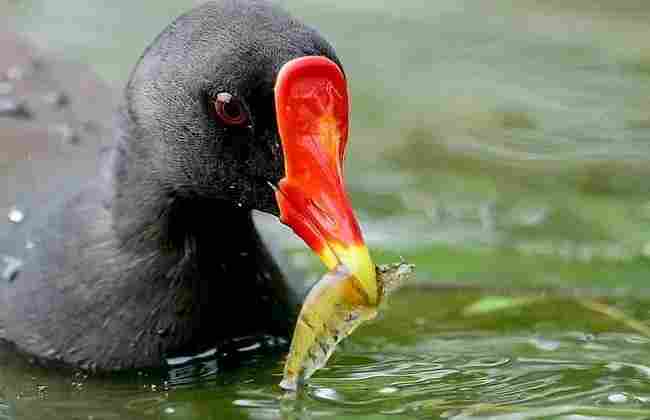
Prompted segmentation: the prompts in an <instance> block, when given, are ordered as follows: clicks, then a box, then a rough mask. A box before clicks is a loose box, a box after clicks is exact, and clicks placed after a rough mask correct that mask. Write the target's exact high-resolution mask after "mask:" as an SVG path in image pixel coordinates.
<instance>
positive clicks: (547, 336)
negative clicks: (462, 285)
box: [0, 288, 650, 420]
mask: <svg viewBox="0 0 650 420" xmlns="http://www.w3.org/2000/svg"><path fill="white" fill-rule="evenodd" d="M593 302H596V303H597V304H600V305H608V306H606V307H608V308H610V309H611V310H613V311H623V312H625V313H626V314H631V315H635V316H638V317H640V318H641V320H642V321H644V322H645V324H644V325H645V326H646V327H645V328H646V329H650V324H649V323H648V320H650V312H648V307H650V305H649V303H650V301H649V300H640V299H632V298H626V299H611V298H609V299H605V298H592V297H587V296H576V297H566V296H555V295H549V294H548V293H547V294H546V295H542V294H539V293H534V294H526V295H521V294H518V295H508V294H504V293H503V292H502V291H498V290H478V289H476V290H468V289H455V288H452V289H445V288H439V289H429V290H425V289H406V290H403V291H401V292H399V293H398V294H396V295H395V296H394V298H393V300H392V303H391V304H390V306H389V308H387V309H386V311H385V312H384V315H383V317H382V318H383V319H381V320H379V321H377V322H373V323H372V324H369V325H367V326H364V327H362V328H361V329H360V330H359V332H358V333H357V334H355V335H354V336H353V337H352V338H351V339H349V340H348V341H346V342H345V343H344V345H343V346H342V348H340V350H339V351H337V352H336V353H335V355H334V357H333V359H332V360H331V362H330V364H329V365H328V367H327V368H325V369H323V370H322V371H320V372H318V373H316V375H315V376H314V377H313V379H312V380H311V381H310V382H309V384H308V385H307V387H306V388H305V389H304V390H303V391H302V392H301V393H299V394H297V395H296V394H285V393H284V392H283V391H282V390H281V389H280V388H279V386H278V382H279V381H280V379H281V373H282V365H281V364H282V350H278V349H277V348H274V347H272V346H270V345H269V343H268V342H264V341H261V342H255V341H252V340H245V341H242V342H241V343H240V346H238V348H237V349H235V348H231V349H228V350H222V352H221V354H219V353H217V354H215V355H206V356H205V358H204V359H203V360H201V361H199V362H195V363H185V364H180V365H177V366H176V367H175V368H174V369H173V370H172V371H171V373H165V372H139V373H135V372H134V373H130V374H124V375H117V376H116V375H112V376H110V377H92V376H91V377H87V376H86V375H82V374H80V373H76V374H73V373H71V372H65V371H64V372H53V371H52V370H50V369H41V368H37V367H28V365H27V364H21V363H17V362H16V360H15V359H5V360H4V363H3V366H2V368H1V369H2V375H1V378H2V379H1V380H0V389H1V390H3V391H2V392H3V398H4V400H5V405H4V406H3V405H0V418H3V417H2V416H3V415H4V416H5V417H6V418H8V419H14V418H18V419H43V418H57V419H90V418H92V419H94V420H99V419H197V420H198V419H201V420H209V419H214V420H217V419H224V418H229V419H275V418H282V419H315V418H337V419H346V418H349V419H356V418H359V417H360V416H362V415H363V416H367V417H364V418H370V419H421V418H437V417H439V416H440V417H445V418H474V417H476V418H479V417H489V416H503V417H504V418H539V417H543V416H549V417H554V418H557V417H559V418H575V417H571V416H572V415H580V416H583V417H581V418H647V417H648V416H650V363H649V361H650V359H649V358H648V354H650V336H647V335H644V334H643V333H641V332H640V331H637V330H635V329H634V328H631V327H630V324H629V321H630V319H631V318H630V319H617V318H615V317H614V318H612V317H611V316H608V315H603V313H601V312H598V311H594V310H593V309H589V307H590V305H591V304H592V303H593ZM223 353H228V355H227V356H224V355H223ZM233 355H234V356H233ZM4 407H6V408H4ZM3 410H4V411H3ZM14 413H17V415H16V414H14ZM512 416H515V417H512Z"/></svg>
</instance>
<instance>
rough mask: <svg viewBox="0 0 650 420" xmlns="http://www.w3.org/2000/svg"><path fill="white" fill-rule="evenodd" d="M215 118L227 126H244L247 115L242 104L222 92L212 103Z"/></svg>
mask: <svg viewBox="0 0 650 420" xmlns="http://www.w3.org/2000/svg"><path fill="white" fill-rule="evenodd" d="M214 109H215V111H216V112H217V116H218V117H219V118H220V119H221V121H223V122H224V124H228V125H244V124H245V123H246V122H247V121H248V114H247V113H246V110H245V109H244V106H243V105H242V103H241V102H240V101H239V100H238V99H237V98H235V97H233V96H232V95H231V94H230V93H227V92H222V93H220V94H218V95H217V99H216V100H215V101H214Z"/></svg>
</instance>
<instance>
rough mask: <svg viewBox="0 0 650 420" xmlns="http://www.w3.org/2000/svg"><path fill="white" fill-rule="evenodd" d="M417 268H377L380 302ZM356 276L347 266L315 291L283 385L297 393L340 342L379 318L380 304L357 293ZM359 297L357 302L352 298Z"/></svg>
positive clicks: (296, 336)
mask: <svg viewBox="0 0 650 420" xmlns="http://www.w3.org/2000/svg"><path fill="white" fill-rule="evenodd" d="M414 268H415V266H413V265H411V264H406V263H403V262H402V263H396V264H389V265H381V266H378V267H377V271H376V275H377V284H378V286H379V296H380V302H385V301H386V298H387V297H388V296H389V295H390V294H391V293H392V292H393V291H395V290H396V289H398V288H399V287H400V286H401V285H403V284H404V282H405V281H407V279H409V278H410V277H411V274H412V273H413V269H414ZM353 277H354V274H352V273H351V272H350V270H349V269H348V268H347V267H345V266H344V265H339V266H337V267H336V268H335V269H334V270H332V271H330V272H329V273H327V274H325V275H324V276H323V278H322V279H321V280H320V281H319V282H318V283H316V285H315V286H314V287H313V288H312V289H311V291H310V292H309V294H308V295H307V298H306V299H305V302H304V303H303V306H302V310H301V311H300V315H299V316H298V322H297V323H296V329H295V331H294V336H293V340H292V342H291V348H290V350H289V355H288V357H287V360H286V363H285V365H284V376H283V378H282V382H280V386H281V387H282V388H283V389H285V390H288V391H296V390H297V389H298V386H299V385H300V384H302V383H304V381H305V380H307V379H308V378H309V377H310V376H311V375H312V374H313V373H314V372H316V371H317V370H318V369H320V368H321V367H323V366H324V365H325V364H326V363H327V360H328V359H329V358H330V356H331V355H332V353H333V352H334V350H335V349H336V346H337V345H338V343H339V342H340V341H341V340H343V339H344V338H345V337H347V336H349V335H350V334H352V332H353V331H354V330H355V329H356V328H357V327H358V326H359V325H361V324H362V323H364V322H365V321H368V320H371V319H373V318H375V316H377V313H378V309H379V307H378V305H374V304H368V303H367V302H365V301H364V299H363V296H362V295H361V294H359V293H358V292H357V291H355V284H356V283H357V282H356V281H355V279H354V278H353ZM350 296H356V297H357V299H350Z"/></svg>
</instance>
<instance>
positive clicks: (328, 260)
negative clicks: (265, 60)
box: [275, 56, 377, 303]
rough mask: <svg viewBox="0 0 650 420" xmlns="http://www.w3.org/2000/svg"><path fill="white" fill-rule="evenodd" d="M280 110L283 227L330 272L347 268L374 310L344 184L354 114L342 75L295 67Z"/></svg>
mask: <svg viewBox="0 0 650 420" xmlns="http://www.w3.org/2000/svg"><path fill="white" fill-rule="evenodd" d="M275 107H276V115H277V121H278V130H279V133H280V138H281V141H282V148H283V150H284V167H285V173H286V176H285V177H284V178H283V179H282V180H281V181H280V184H279V188H278V189H277V190H276V199H277V201H278V206H279V207H280V215H281V221H282V222H283V223H285V224H286V225H288V226H290V227H291V228H292V229H293V231H294V232H295V233H296V234H297V235H298V236H300V237H301V238H302V239H303V240H304V241H305V242H306V243H307V245H309V246H310V247H311V249H312V250H313V251H314V252H315V253H316V254H318V255H319V256H320V258H321V259H322V260H323V262H324V263H325V265H326V266H327V267H328V268H329V269H333V268H334V267H336V266H337V265H339V264H344V265H346V266H347V267H348V269H349V270H350V271H351V273H352V274H354V276H355V277H356V278H357V279H358V281H359V282H360V285H359V286H361V289H362V290H363V291H364V292H365V293H366V294H367V297H368V301H369V303H376V302H377V285H376V278H375V266H374V264H373V263H372V260H371V258H370V254H369V252H368V248H367V247H366V245H365V243H364V240H363V235H362V233H361V229H360V228H359V223H358V222H357V219H356V217H355V215H354V212H353V211H352V206H351V204H350V199H349V198H348V194H347V192H346V190H345V182H344V178H343V159H344V156H345V147H346V143H347V139H348V126H349V109H350V105H349V99H348V89H347V83H346V80H345V76H344V75H343V72H342V71H341V69H340V68H339V67H338V66H337V65H336V64H335V63H334V62H332V61H331V60H329V59H327V58H325V57H316V56H309V57H301V58H297V59H294V60H291V61H289V62H288V63H286V64H285V65H284V66H283V67H282V69H281V70H280V73H279V74H278V79H277V82H276V85H275Z"/></svg>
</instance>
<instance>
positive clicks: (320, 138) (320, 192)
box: [0, 0, 375, 370]
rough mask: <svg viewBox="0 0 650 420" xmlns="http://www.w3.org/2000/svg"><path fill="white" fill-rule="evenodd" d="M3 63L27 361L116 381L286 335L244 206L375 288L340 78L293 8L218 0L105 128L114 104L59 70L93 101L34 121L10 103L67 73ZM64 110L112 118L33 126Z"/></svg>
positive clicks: (35, 113)
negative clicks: (348, 168) (242, 342)
mask: <svg viewBox="0 0 650 420" xmlns="http://www.w3.org/2000/svg"><path fill="white" fill-rule="evenodd" d="M5 38H6V35H5ZM0 41H2V39H1V37H0ZM2 45H4V46H2ZM10 47H11V46H10V43H8V42H6V39H5V43H4V44H0V48H4V49H5V51H6V50H7V48H10ZM16 54H18V53H16ZM8 56H9V57H12V55H11V54H9V55H8ZM1 60H5V61H1ZM7 60H8V59H7V58H6V56H5V58H4V59H0V65H2V64H3V63H4V65H5V73H6V74H5V79H6V80H5V81H4V82H2V83H4V84H3V85H0V87H1V86H4V88H5V90H6V92H4V93H2V92H0V95H4V96H0V101H4V102H0V136H1V137H2V138H3V140H2V143H1V144H0V151H3V149H4V152H6V153H4V154H5V157H3V158H0V164H1V165H2V166H0V171H2V172H0V176H1V177H2V178H4V179H5V180H7V181H8V182H7V185H8V186H7V189H6V193H5V194H4V197H1V199H2V201H1V202H0V208H5V209H6V210H7V212H8V213H9V217H8V219H9V220H5V221H3V222H0V263H4V265H3V266H2V267H3V269H2V270H1V271H2V272H1V273H0V274H2V276H0V340H2V341H4V342H6V343H8V344H9V345H11V347H13V348H15V349H17V350H18V351H19V352H21V353H26V354H29V355H31V356H34V357H35V358H36V359H37V360H39V361H43V362H51V363H60V364H64V365H70V366H78V367H82V368H88V369H100V370H116V369H126V368H136V367H137V368H140V367H153V366H158V365H160V364H162V363H163V362H164V360H165V357H166V356H169V355H173V354H178V353H187V352H200V351H203V350H205V349H208V348H211V347H213V346H215V345H218V344H219V343H220V342H223V341H224V340H228V339H231V338H235V337H239V336H246V335H255V334H273V335H282V336H288V335H290V333H291V331H292V327H293V322H294V320H295V318H294V316H295V312H296V305H297V303H299V302H297V300H296V298H295V296H293V294H292V292H291V291H290V289H289V288H288V287H287V283H286V282H285V279H284V278H283V275H282V273H281V271H280V270H279V269H278V266H277V265H276V263H275V262H274V261H273V259H272V257H271V255H270V253H269V252H268V251H267V249H266V248H265V245H264V244H263V243H262V241H261V239H260V237H259V235H258V232H257V231H256V228H255V225H254V224H253V221H252V216H251V211H252V210H254V209H256V210H260V211H263V212H267V213H270V214H273V215H276V216H280V217H281V220H282V221H283V222H285V223H286V224H288V225H289V226H291V227H292V228H293V229H294V231H295V232H296V233H297V234H298V235H299V236H301V237H302V238H303V239H304V240H305V241H306V242H307V243H308V244H309V245H310V246H311V247H312V249H313V250H314V251H315V252H316V253H317V254H319V255H320V256H321V258H322V259H323V261H324V262H325V263H326V265H327V266H328V267H330V268H331V267H333V266H335V265H336V264H338V263H340V262H344V263H346V264H347V265H348V266H349V267H351V268H352V270H353V272H355V273H356V274H357V276H358V278H359V279H361V281H362V282H365V283H366V284H372V283H373V282H372V280H374V268H373V267H374V266H373V265H372V263H371V261H370V257H369V254H368V251H367V248H366V247H365V245H364V243H363V238H362V235H361V232H360V230H359V226H358V223H357V221H356V219H355V217H354V214H353V212H352V210H351V206H350V203H349V200H348V197H347V194H346V192H345V188H344V181H343V174H342V160H343V157H344V150H345V144H346V141H347V131H348V111H349V104H348V94H347V86H346V82H345V77H344V75H343V71H342V68H341V64H340V62H339V60H338V59H337V57H336V54H335V52H334V50H333V48H332V47H331V46H330V45H329V44H328V43H327V42H326V41H325V40H324V39H323V38H322V37H321V36H320V35H319V34H318V32H317V31H316V30H314V29H312V28H310V27H308V26H306V25H304V24H303V23H301V22H300V21H298V20H297V19H295V18H293V17H292V16H290V15H289V14H288V13H286V12H285V11H283V10H281V9H280V8H278V7H276V6H273V5H271V4H270V3H267V2H265V1H261V0H222V1H217V2H209V3H205V4H203V5H201V6H199V7H197V8H196V9H194V10H192V11H190V12H188V13H186V14H184V15H182V16H180V17H179V18H177V19H176V20H175V21H174V22H173V23H171V24H170V25H169V26H168V27H167V28H166V29H164V30H163V32H162V33H161V34H160V35H158V37H157V38H156V39H155V40H154V41H153V42H152V43H151V45H150V46H149V47H148V48H147V49H146V50H145V52H144V53H143V55H142V56H141V57H140V59H139V61H138V62H137V64H136V66H135V68H134V69H133V71H132V73H131V76H130V79H129V82H128V83H127V85H126V88H125V90H124V94H123V97H122V99H121V105H120V106H119V109H118V111H117V113H116V116H115V117H112V116H111V115H108V112H107V111H105V109H106V104H107V103H110V102H111V98H110V94H108V93H106V90H102V89H101V87H97V86H95V85H92V83H91V82H89V81H88V80H90V79H89V78H87V74H83V75H72V74H67V73H66V72H65V71H63V72H61V71H59V73H58V74H59V75H62V80H63V79H66V80H68V85H70V86H77V87H78V86H81V87H82V88H84V89H85V91H81V92H80V93H78V94H77V93H74V92H69V93H67V94H58V95H57V94H54V95H53V94H48V95H49V96H46V97H47V100H46V102H48V101H49V105H48V106H51V108H53V109H54V108H60V109H61V110H62V111H52V110H49V111H42V112H41V111H40V110H39V108H38V107H37V106H35V107H31V108H30V106H29V101H32V102H33V101H34V97H33V95H32V97H28V98H27V99H26V100H27V102H26V105H25V104H18V103H11V102H10V101H9V98H14V97H17V96H19V93H20V90H21V89H23V90H25V91H27V90H28V87H25V86H27V85H28V84H29V82H30V81H31V83H32V85H34V86H37V87H36V88H34V89H35V91H38V92H41V93H43V89H45V88H43V86H45V87H47V86H49V85H47V83H54V82H57V80H58V79H57V77H58V76H57V73H56V72H55V70H56V69H60V66H59V67H56V65H55V64H52V63H49V62H48V61H47V60H43V59H42V58H39V57H35V58H33V59H32V60H31V61H30V64H29V66H28V67H29V71H27V72H26V73H25V74H20V72H16V71H15V69H13V68H9V69H8V67H7V65H8V64H7ZM57 65H58V64H57ZM12 69H13V71H12ZM55 79H56V80H55ZM70 80H72V82H70ZM61 83H63V82H61ZM12 84H13V85H15V89H16V92H15V93H8V92H9V90H10V86H11V85H12ZM91 85H92V86H91ZM7 86H9V88H8V87H7ZM21 86H22V87H21ZM63 86H67V85H65V83H63ZM93 86H94V87H93ZM32 87H33V86H32ZM39 89H41V90H39ZM45 90H47V89H45ZM32 93H33V92H32ZM12 95H14V96H12ZM27 96H29V95H27ZM8 101H9V102H8ZM3 104H4V108H2V105H3ZM74 110H78V112H79V113H80V114H82V115H83V114H84V112H86V113H89V112H90V110H95V114H94V115H95V116H96V115H97V112H100V113H102V112H103V113H104V114H100V117H99V118H98V121H97V122H95V123H94V124H90V123H88V122H87V121H86V120H84V117H81V118H77V120H75V121H77V122H79V124H76V125H74V127H73V128H72V129H66V126H60V125H52V124H50V126H51V127H52V126H53V127H55V128H56V129H55V130H54V131H55V132H56V135H54V134H52V133H53V131H52V129H51V128H50V129H49V130H45V131H43V129H42V128H41V127H39V126H38V121H39V116H42V115H45V114H47V115H46V118H50V120H48V121H50V123H51V121H55V120H56V118H57V117H52V116H51V115H50V114H52V113H56V112H63V113H64V114H65V113H68V114H72V113H74V112H73V111H74ZM68 114H66V115H68ZM70 118H72V116H70ZM75 118H76V117H75ZM89 119H90V117H89ZM96 120H97V119H96ZM111 121H112V122H111ZM105 126H106V127H107V128H106V130H105V129H104V127H105ZM39 130H40V131H39ZM66 130H67V131H66ZM107 131H108V132H110V134H109V135H108V137H109V138H110V139H111V140H110V142H109V144H110V145H109V146H108V147H105V148H103V149H102V153H101V154H100V155H99V157H98V158H95V156H94V152H92V153H91V152H90V151H93V150H96V149H97V147H96V145H98V144H101V142H102V141H101V138H102V137H103V133H105V132H107ZM104 137H106V136H104ZM93 139H97V140H93ZM89 143H92V144H89ZM89 150H90V151H89ZM13 207H15V208H13ZM367 293H368V294H369V295H370V296H372V295H373V293H375V291H374V290H372V288H370V289H368V290H367Z"/></svg>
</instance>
